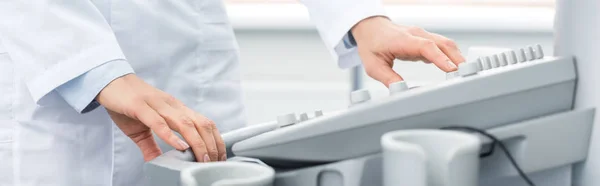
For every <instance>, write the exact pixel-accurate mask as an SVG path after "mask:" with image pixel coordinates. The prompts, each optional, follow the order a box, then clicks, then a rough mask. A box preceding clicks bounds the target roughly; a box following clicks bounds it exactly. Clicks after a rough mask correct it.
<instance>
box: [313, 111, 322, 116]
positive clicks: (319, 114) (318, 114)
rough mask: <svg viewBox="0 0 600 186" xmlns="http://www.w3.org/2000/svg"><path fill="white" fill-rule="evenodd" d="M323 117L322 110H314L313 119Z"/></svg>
mask: <svg viewBox="0 0 600 186" xmlns="http://www.w3.org/2000/svg"><path fill="white" fill-rule="evenodd" d="M320 116H323V111H322V110H316V111H315V117H320Z"/></svg>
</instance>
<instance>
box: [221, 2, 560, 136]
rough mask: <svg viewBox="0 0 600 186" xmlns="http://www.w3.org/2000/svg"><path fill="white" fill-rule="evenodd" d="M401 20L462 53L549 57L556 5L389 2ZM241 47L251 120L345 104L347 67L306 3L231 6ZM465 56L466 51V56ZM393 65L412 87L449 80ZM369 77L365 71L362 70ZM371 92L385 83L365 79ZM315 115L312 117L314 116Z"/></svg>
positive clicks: (431, 70) (427, 69) (419, 67)
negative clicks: (522, 52) (503, 50)
mask: <svg viewBox="0 0 600 186" xmlns="http://www.w3.org/2000/svg"><path fill="white" fill-rule="evenodd" d="M387 8H388V13H389V15H390V17H391V18H392V19H393V20H394V21H395V22H397V23H402V24H407V25H416V26H421V27H423V28H425V29H427V30H429V31H431V32H436V33H440V34H442V35H445V36H447V37H449V38H452V39H454V40H455V41H456V42H457V43H458V45H459V46H460V48H461V50H462V51H463V52H466V51H467V50H468V48H469V47H472V46H494V47H508V48H519V47H523V46H526V45H531V44H538V43H539V44H541V45H542V46H543V47H544V49H545V54H547V55H548V54H552V53H553V51H552V40H553V36H552V22H553V15H554V10H553V9H552V8H551V7H511V6H496V7H484V6H472V5H469V6H465V5H460V6H447V5H445V6H434V5H410V6H399V5H393V6H388V7H387ZM228 9H229V15H230V19H231V21H232V24H233V25H234V29H235V32H236V36H237V38H238V42H239V45H240V52H241V60H242V61H241V62H242V74H243V75H242V78H243V88H244V99H245V103H246V106H247V110H248V112H247V113H248V119H249V123H250V124H255V123H261V122H265V121H271V120H274V119H275V118H276V116H277V115H280V114H285V113H290V112H295V113H301V112H309V113H312V112H313V111H314V110H317V109H320V110H324V111H325V112H327V111H334V110H338V109H341V108H344V107H347V103H348V101H347V100H348V97H347V96H348V92H349V91H350V89H351V84H350V83H351V82H350V71H349V70H342V69H339V68H338V67H337V64H335V63H334V62H333V61H332V60H331V57H330V56H329V53H328V52H327V50H326V49H325V46H324V45H323V43H322V42H321V40H320V38H319V35H318V34H317V32H316V30H315V29H314V28H313V26H312V24H311V23H310V21H309V18H308V15H307V13H306V11H305V9H304V7H302V6H301V5H297V4H229V5H228ZM465 55H466V54H465ZM395 70H396V71H397V72H399V73H401V74H402V76H403V77H404V78H405V80H406V81H407V82H408V83H409V85H410V84H412V85H416V84H429V83H435V82H439V81H443V80H444V79H445V74H444V73H443V72H442V71H440V70H438V69H437V68H436V67H435V66H433V65H427V64H423V63H416V62H397V63H396V66H395ZM363 75H364V74H363ZM363 80H365V81H364V86H365V87H366V88H369V89H370V90H372V94H373V96H374V97H378V96H384V95H385V94H387V90H386V89H385V87H384V86H383V85H381V84H379V83H377V82H375V81H373V80H371V79H370V78H368V77H366V76H365V77H364V78H363ZM309 115H310V114H309Z"/></svg>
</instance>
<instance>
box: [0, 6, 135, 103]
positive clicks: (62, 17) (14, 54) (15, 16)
mask: <svg viewBox="0 0 600 186" xmlns="http://www.w3.org/2000/svg"><path fill="white" fill-rule="evenodd" d="M0 20H2V21H0V39H2V41H3V43H4V47H5V48H6V50H7V51H8V53H9V55H10V57H11V59H12V60H13V61H14V62H15V63H16V65H17V66H20V67H22V68H23V67H27V68H23V69H26V70H27V76H25V77H24V78H25V82H26V84H27V87H28V89H29V91H30V93H31V96H32V97H33V99H34V100H35V102H36V103H39V102H40V100H42V98H43V97H44V96H45V95H47V94H48V93H50V92H52V91H54V89H56V88H57V87H59V86H60V85H62V84H64V83H66V82H68V81H70V80H72V79H74V78H76V77H78V76H80V75H82V74H84V73H86V72H87V71H89V70H91V69H93V68H95V67H97V66H100V65H102V64H104V63H106V62H109V61H114V60H124V59H125V57H124V55H123V53H122V51H121V49H120V47H119V45H118V43H117V40H116V38H115V36H114V33H113V32H112V30H111V28H110V26H109V24H108V23H107V21H106V20H105V19H104V17H103V16H102V14H101V13H100V11H99V10H98V9H97V8H96V7H95V6H94V4H93V3H92V2H90V1H89V0H33V1H29V0H5V1H0Z"/></svg>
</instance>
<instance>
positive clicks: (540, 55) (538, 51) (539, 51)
mask: <svg viewBox="0 0 600 186" xmlns="http://www.w3.org/2000/svg"><path fill="white" fill-rule="evenodd" d="M535 57H537V58H538V59H542V58H544V50H543V49H542V45H540V44H537V45H535Z"/></svg>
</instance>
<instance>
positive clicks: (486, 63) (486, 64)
mask: <svg viewBox="0 0 600 186" xmlns="http://www.w3.org/2000/svg"><path fill="white" fill-rule="evenodd" d="M480 61H481V69H483V70H488V69H491V68H492V62H491V61H490V58H488V57H482V58H480Z"/></svg>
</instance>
